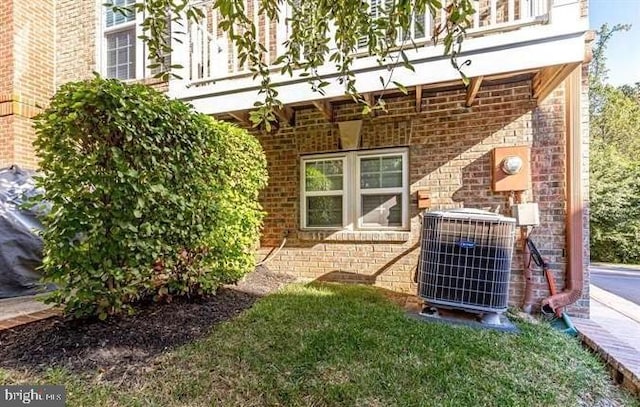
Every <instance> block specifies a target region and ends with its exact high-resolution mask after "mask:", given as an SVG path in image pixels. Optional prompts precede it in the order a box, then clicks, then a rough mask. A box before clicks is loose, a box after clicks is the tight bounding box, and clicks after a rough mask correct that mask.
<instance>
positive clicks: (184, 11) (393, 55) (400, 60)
mask: <svg viewBox="0 0 640 407" xmlns="http://www.w3.org/2000/svg"><path fill="white" fill-rule="evenodd" d="M193 3H194V2H190V1H189V0H146V1H139V2H136V3H134V4H133V5H132V6H130V8H132V9H133V10H134V11H135V12H138V13H144V16H145V18H144V22H143V32H144V35H143V36H142V39H143V40H144V41H145V42H146V45H147V47H148V48H149V51H150V54H151V56H152V59H153V60H154V61H155V62H153V65H154V67H162V66H165V65H164V64H162V63H161V62H162V61H163V59H164V56H165V55H167V54H168V53H169V52H170V51H171V42H170V39H169V37H167V35H166V32H167V29H168V24H169V23H170V24H176V25H178V26H181V27H183V28H185V27H186V26H188V24H190V23H197V22H198V20H199V19H200V18H202V17H203V12H202V10H201V8H200V7H199V6H200V5H201V4H202V3H203V2H195V3H199V4H193ZM205 3H206V2H205ZM211 3H212V7H213V10H214V11H217V12H218V13H219V14H220V20H219V21H218V25H219V29H220V30H222V31H223V32H224V33H226V34H227V36H228V38H230V39H231V41H232V42H233V44H234V46H235V47H236V49H237V55H238V57H239V59H240V61H242V62H244V61H247V62H248V65H249V69H250V70H251V72H252V73H253V77H254V79H257V80H259V81H260V87H261V91H260V92H261V94H262V95H263V99H262V100H258V101H256V102H255V110H254V111H252V112H251V119H252V121H253V122H254V123H256V124H266V125H267V127H268V126H269V123H270V122H273V121H275V115H274V108H276V107H281V102H280V101H279V99H278V90H277V87H276V86H274V85H273V83H272V80H271V72H272V69H273V67H272V66H270V64H269V61H268V59H267V58H266V54H267V49H266V47H265V45H264V43H263V41H261V40H260V38H259V32H258V27H256V25H255V23H254V21H253V20H252V19H251V17H250V16H249V15H248V13H247V11H246V1H245V0H215V1H213V0H212V1H211ZM285 4H286V5H287V6H288V7H290V8H291V9H292V10H293V15H292V17H291V18H290V21H289V24H290V27H291V35H290V37H289V38H288V39H287V40H286V42H285V43H284V46H285V51H284V53H283V54H282V55H279V56H278V59H277V61H276V63H275V65H276V66H277V67H278V68H279V70H280V72H281V73H288V74H289V75H291V76H293V75H297V76H298V77H301V78H305V80H307V81H308V82H309V84H310V86H311V87H312V89H313V90H314V91H317V92H319V93H321V94H322V92H323V88H325V87H326V86H327V85H328V82H327V81H326V80H324V79H323V78H322V76H321V75H320V73H319V68H320V67H322V66H323V65H325V63H327V62H330V63H333V64H334V65H335V67H336V68H337V71H338V73H339V77H338V80H339V82H340V83H341V84H343V85H344V89H345V93H346V94H348V95H350V96H351V97H352V98H353V99H354V100H355V101H357V102H359V103H362V104H363V105H364V110H365V112H366V111H367V110H370V109H372V108H380V107H381V106H370V105H368V104H367V102H366V101H365V99H364V98H363V97H362V96H361V95H360V94H359V93H358V90H357V87H356V79H355V75H354V72H353V70H352V66H353V63H354V61H355V59H356V55H357V54H359V53H361V52H362V50H361V49H358V42H359V40H361V39H363V38H364V39H366V43H367V52H368V54H369V55H372V56H375V57H377V60H378V63H379V64H380V65H381V66H385V67H387V68H388V70H389V72H390V74H389V77H387V78H384V77H381V78H380V79H381V81H382V82H383V85H384V87H385V89H386V87H388V86H389V85H391V84H393V85H395V86H397V87H398V88H399V89H401V90H403V89H404V87H403V86H402V85H401V84H398V83H396V82H394V81H393V80H392V78H391V76H392V73H393V70H394V69H396V68H397V67H400V66H402V67H405V68H407V69H413V68H412V66H411V64H410V62H409V59H408V58H407V55H406V53H405V50H406V48H408V47H411V46H413V45H414V44H413V43H412V42H411V39H410V38H409V36H408V35H406V33H409V32H410V30H411V26H412V24H413V22H414V20H415V17H416V16H418V15H424V14H425V13H430V14H431V15H432V16H433V17H435V16H436V13H437V12H438V11H439V10H443V12H444V13H446V19H445V22H444V24H440V23H438V24H437V25H436V27H435V28H434V30H433V32H432V33H431V34H432V36H433V39H434V40H435V41H437V40H438V39H441V40H442V43H443V44H444V48H445V54H446V55H451V61H452V64H453V65H454V67H456V68H459V65H460V64H459V63H458V60H457V55H458V53H459V51H460V45H461V43H462V40H463V38H464V36H465V32H466V29H467V28H468V27H469V25H470V23H471V15H472V14H473V13H474V12H475V10H474V8H473V2H472V0H449V1H447V2H446V6H445V5H443V3H442V2H441V0H387V1H385V2H384V4H383V5H382V6H379V7H378V10H376V12H375V13H371V12H370V10H369V5H368V2H366V1H362V0H338V1H334V0H314V1H300V0H260V1H259V5H260V6H259V10H258V13H259V14H260V15H266V16H267V17H268V18H269V19H270V20H272V21H273V20H276V21H277V20H278V19H281V18H283V16H282V13H280V10H281V9H282V8H283V6H284V5H285ZM108 6H110V7H113V8H114V9H116V10H117V11H120V12H124V9H125V8H124V7H116V6H114V5H113V4H108ZM372 14H373V15H372ZM436 21H439V20H436ZM183 31H185V32H186V29H185V30H183ZM179 40H180V41H184V40H185V38H180V39H179ZM330 43H333V44H335V47H330V46H329V44H330ZM179 62H183V63H184V61H176V63H175V64H174V65H173V67H177V66H178V65H179ZM159 75H161V76H164V77H168V76H169V75H171V72H169V71H165V72H161V73H160V74H159Z"/></svg>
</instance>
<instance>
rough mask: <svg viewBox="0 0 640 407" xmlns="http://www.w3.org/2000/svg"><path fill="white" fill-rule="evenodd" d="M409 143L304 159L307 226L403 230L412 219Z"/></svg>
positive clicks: (302, 204) (303, 203) (303, 209)
mask: <svg viewBox="0 0 640 407" xmlns="http://www.w3.org/2000/svg"><path fill="white" fill-rule="evenodd" d="M408 184H409V183H408V153H407V149H406V148H402V149H387V150H369V151H351V152H345V153H336V154H322V155H313V156H304V157H302V159H301V202H300V208H301V226H302V228H303V229H350V230H402V229H406V228H407V227H408V224H409V196H408V190H409V185H408Z"/></svg>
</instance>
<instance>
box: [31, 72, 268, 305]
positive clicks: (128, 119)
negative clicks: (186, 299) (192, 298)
mask: <svg viewBox="0 0 640 407" xmlns="http://www.w3.org/2000/svg"><path fill="white" fill-rule="evenodd" d="M36 130H37V140H36V142H35V145H36V148H37V154H38V156H39V158H40V159H41V161H40V165H41V169H42V177H41V178H40V179H39V184H40V185H41V186H42V187H43V188H44V191H45V192H44V199H46V200H47V201H49V202H50V203H51V205H52V210H51V212H50V214H49V215H48V217H47V218H46V219H44V224H45V231H44V236H43V237H44V242H45V246H44V255H45V257H44V262H43V274H44V278H45V279H47V280H51V281H53V282H56V283H58V284H59V286H60V289H59V290H58V291H57V292H56V293H55V294H54V295H53V296H52V297H51V298H50V301H53V302H55V303H58V304H62V305H65V307H66V310H67V311H68V312H70V313H73V315H75V316H86V315H98V316H100V317H101V318H105V317H106V316H107V315H109V314H114V313H119V312H122V311H123V310H130V309H131V306H130V304H131V303H132V302H135V301H137V300H139V299H142V298H146V297H151V296H153V297H155V298H156V299H160V298H165V297H168V296H169V297H170V296H173V295H192V294H197V295H201V294H210V293H213V292H214V291H215V290H216V288H217V287H218V286H219V285H220V284H223V283H226V282H231V281H235V280H237V279H238V278H240V277H241V276H242V275H243V274H244V273H246V272H247V271H249V270H251V269H252V268H253V267H254V256H253V254H252V250H253V248H254V247H255V243H256V241H257V238H258V236H259V228H260V226H261V222H262V217H263V213H262V211H261V208H260V206H259V204H258V202H257V197H258V193H259V191H260V189H262V188H263V187H264V186H265V185H266V179H267V175H266V162H265V157H264V154H263V152H262V149H261V147H260V145H259V143H258V142H257V140H256V139H255V138H254V137H252V136H251V135H250V134H248V133H247V132H246V131H244V130H241V129H239V128H237V127H235V126H232V125H230V124H227V123H224V122H217V121H215V120H213V119H211V118H209V117H207V116H204V115H201V114H198V113H195V112H193V111H192V110H191V109H190V108H189V107H188V106H187V105H185V104H184V103H182V102H179V101H174V100H169V99H168V98H167V97H166V96H164V95H163V94H161V93H159V92H156V91H154V90H153V89H151V88H149V87H146V86H143V85H126V84H123V83H121V82H119V81H116V80H106V79H102V78H95V79H93V80H90V81H84V82H77V83H70V84H67V85H64V86H63V87H62V88H61V89H60V90H59V91H58V92H57V93H56V95H55V96H54V98H53V100H52V102H51V105H50V107H49V108H48V109H47V110H46V111H45V112H43V113H42V114H41V115H40V116H39V117H38V118H37V120H36Z"/></svg>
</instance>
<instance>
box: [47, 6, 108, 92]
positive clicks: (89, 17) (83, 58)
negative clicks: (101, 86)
mask: <svg viewBox="0 0 640 407" xmlns="http://www.w3.org/2000/svg"><path fill="white" fill-rule="evenodd" d="M102 3H108V2H97V1H95V0H84V1H77V0H56V27H57V29H56V86H60V85H62V84H63V83H65V82H69V81H77V80H81V79H85V78H89V77H91V74H92V72H93V71H95V70H96V57H97V54H96V52H97V51H96V32H97V28H98V24H99V15H98V11H97V7H98V5H99V4H102Z"/></svg>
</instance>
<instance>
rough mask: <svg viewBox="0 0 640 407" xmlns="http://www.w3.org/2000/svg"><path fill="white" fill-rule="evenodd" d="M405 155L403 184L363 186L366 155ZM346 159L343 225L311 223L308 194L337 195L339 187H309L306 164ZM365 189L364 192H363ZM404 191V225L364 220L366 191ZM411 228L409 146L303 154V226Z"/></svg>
mask: <svg viewBox="0 0 640 407" xmlns="http://www.w3.org/2000/svg"><path fill="white" fill-rule="evenodd" d="M398 155H400V156H402V186H401V187H394V188H375V189H365V190H363V189H362V188H361V187H360V161H361V159H362V158H371V157H388V156H398ZM330 159H333V160H336V159H341V160H342V177H343V178H342V223H343V224H342V226H340V227H327V226H308V224H307V199H306V198H307V197H309V196H337V195H340V194H336V193H335V191H309V192H307V191H306V179H305V177H306V174H305V168H306V164H307V163H310V162H317V161H325V160H330ZM363 191H364V192H363ZM363 194H364V195H367V194H369V195H382V194H394V195H397V194H400V195H401V196H402V225H401V226H367V225H364V224H363V216H362V215H363V214H362V213H361V212H362V195H363ZM408 228H409V149H408V148H407V147H396V148H386V149H376V150H355V151H345V152H339V153H327V154H313V155H304V156H301V157H300V229H302V230H352V231H358V230H360V231H378V230H382V231H392V230H408Z"/></svg>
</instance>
